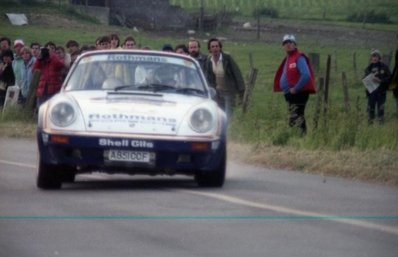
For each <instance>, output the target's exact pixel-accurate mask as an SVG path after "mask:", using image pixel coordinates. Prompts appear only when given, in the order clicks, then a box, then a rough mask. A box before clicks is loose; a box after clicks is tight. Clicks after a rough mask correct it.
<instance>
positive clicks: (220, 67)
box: [204, 38, 245, 119]
mask: <svg viewBox="0 0 398 257" xmlns="http://www.w3.org/2000/svg"><path fill="white" fill-rule="evenodd" d="M207 48H208V49H209V52H210V56H208V58H207V59H206V62H205V66H204V74H205V76H206V78H207V81H208V82H209V84H210V86H212V87H214V88H215V89H216V91H217V93H218V95H219V97H220V98H221V99H222V100H221V107H223V109H224V111H225V112H226V114H227V117H228V119H229V118H230V117H231V115H232V112H233V108H234V107H235V103H236V101H237V99H236V98H237V96H239V98H240V99H239V100H240V101H242V99H243V94H244V92H245V82H244V80H243V77H242V73H241V71H240V69H239V66H238V65H237V64H236V62H235V61H234V59H233V58H232V56H230V55H229V54H226V53H224V52H223V51H222V43H221V41H220V40H219V39H217V38H212V39H210V40H209V41H208V43H207Z"/></svg>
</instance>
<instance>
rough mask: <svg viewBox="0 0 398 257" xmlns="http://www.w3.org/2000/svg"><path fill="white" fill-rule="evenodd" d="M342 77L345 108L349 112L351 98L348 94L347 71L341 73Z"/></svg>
mask: <svg viewBox="0 0 398 257" xmlns="http://www.w3.org/2000/svg"><path fill="white" fill-rule="evenodd" d="M341 79H342V82H343V94H344V109H345V111H347V112H348V111H349V110H350V99H349V96H348V83H347V76H346V73H345V72H343V73H342V74H341Z"/></svg>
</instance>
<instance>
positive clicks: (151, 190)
mask: <svg viewBox="0 0 398 257" xmlns="http://www.w3.org/2000/svg"><path fill="white" fill-rule="evenodd" d="M36 154H37V150H36V144H35V141H34V140H22V139H5V138H0V256H1V257H24V256H29V257H47V256H62V257H63V256H65V257H77V256H78V257H88V256H95V257H98V256H112V257H119V256H120V257H126V256H134V257H140V256H151V257H157V256H162V257H165V256H170V257H171V256H172V257H177V256H183V257H190V256H216V257H222V256H226V257H235V256H236V257H242V256H261V257H264V256H272V257H274V256H305V257H320V256H322V257H324V256H325V257H326V256H330V257H336V256H350V257H355V256H372V257H373V256H377V257H387V256H391V257H396V256H397V253H398V189H397V188H394V187H384V186H378V185H370V184H365V183H359V182H353V181H349V180H344V179H340V178H329V177H327V178H324V177H321V176H317V175H310V174H303V173H299V172H288V171H282V170H270V169H266V168H262V167H255V166H248V165H242V164H238V163H235V162H233V161H230V162H229V163H228V173H227V181H226V184H225V186H224V187H223V188H222V189H204V188H198V187H197V186H196V183H195V182H194V181H193V179H192V178H190V177H184V176H181V177H180V176H176V177H146V176H132V177H129V176H125V175H114V176H109V175H103V174H99V173H95V174H91V175H80V176H78V177H77V182H76V183H74V184H66V185H64V186H63V188H62V189H61V190H58V191H42V190H39V189H37V188H36V186H35V175H36V174H35V172H36Z"/></svg>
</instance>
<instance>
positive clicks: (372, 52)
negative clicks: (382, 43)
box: [370, 49, 381, 58]
mask: <svg viewBox="0 0 398 257" xmlns="http://www.w3.org/2000/svg"><path fill="white" fill-rule="evenodd" d="M370 55H376V56H378V57H379V58H381V52H380V51H379V50H378V49H372V50H371V51H370Z"/></svg>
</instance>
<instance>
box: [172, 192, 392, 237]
mask: <svg viewBox="0 0 398 257" xmlns="http://www.w3.org/2000/svg"><path fill="white" fill-rule="evenodd" d="M176 191H180V192H185V193H188V194H193V195H199V196H204V197H208V198H212V199H216V200H220V201H224V202H229V203H233V204H238V205H243V206H247V207H252V208H257V209H262V210H270V211H275V212H279V213H285V214H289V215H297V216H303V217H319V219H324V220H329V221H333V222H338V223H343V224H348V225H352V226H357V227H363V228H368V229H373V230H378V231H381V232H385V233H390V234H393V235H398V227H389V226H384V225H381V224H375V223H371V222H367V221H363V220H358V219H351V218H346V219H344V216H342V217H340V218H337V219H336V218H333V217H337V216H335V215H326V214H324V213H318V212H310V211H301V210H297V209H292V208H287V207H283V206H277V205H270V204H263V203H257V202H252V201H247V200H244V199H240V198H237V197H232V196H228V195H223V194H217V193H210V192H199V191H193V190H184V189H181V190H176Z"/></svg>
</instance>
